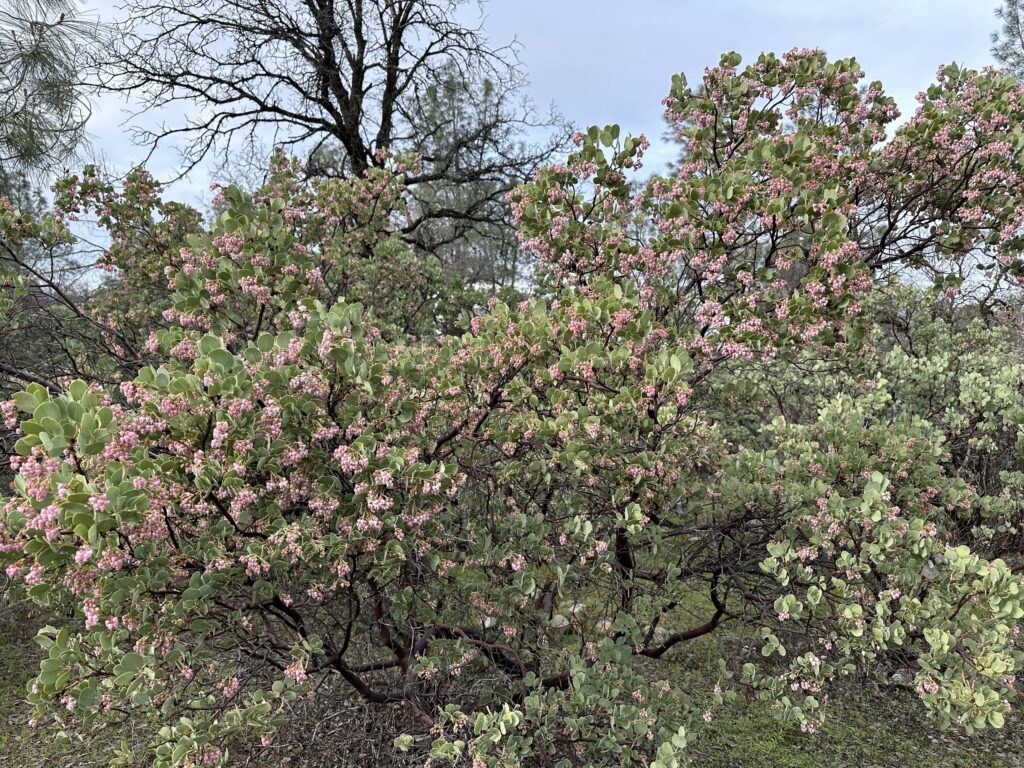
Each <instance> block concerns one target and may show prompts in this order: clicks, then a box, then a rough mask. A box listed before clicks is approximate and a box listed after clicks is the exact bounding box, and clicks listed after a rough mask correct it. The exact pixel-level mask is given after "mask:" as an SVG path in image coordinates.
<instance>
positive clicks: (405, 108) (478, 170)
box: [103, 0, 568, 252]
mask: <svg viewBox="0 0 1024 768" xmlns="http://www.w3.org/2000/svg"><path fill="white" fill-rule="evenodd" d="M474 9H475V10H477V11H479V13H478V14H477V15H478V18H482V6H480V5H479V4H477V3H474V2H467V0H156V1H155V2H151V1H150V0H126V3H125V10H126V12H127V20H126V21H125V22H124V23H123V24H122V25H121V26H120V27H119V28H118V30H117V32H118V34H117V35H116V38H117V43H116V44H115V45H114V46H113V48H112V50H111V51H107V52H104V56H105V57H106V61H105V62H104V63H103V64H104V66H103V71H104V73H105V78H104V86H105V87H106V88H108V89H112V90H115V91H120V92H125V93H130V94H131V95H132V96H133V98H135V99H138V100H140V102H141V104H142V110H143V111H145V112H147V113H149V112H151V111H152V110H154V109H158V108H165V107H180V106H187V107H190V108H193V109H195V110H196V111H195V112H194V113H193V114H191V115H190V116H189V117H188V118H186V119H184V120H182V121H181V122H180V123H178V124H170V125H161V126H160V127H159V128H156V129H152V128H146V127H143V126H137V127H136V129H135V130H136V132H137V138H139V139H140V140H142V141H143V142H144V143H147V144H149V145H150V146H151V147H152V148H156V147H158V146H160V145H161V144H163V143H167V142H174V143H178V145H179V147H180V148H181V149H182V152H183V155H184V157H183V161H184V163H183V171H182V172H183V173H187V172H188V171H189V170H191V169H192V168H194V167H195V165H196V164H197V163H199V162H201V161H203V160H204V159H205V158H209V157H211V156H214V157H215V156H219V155H222V153H227V152H232V151H234V152H237V151H238V150H240V149H247V150H249V151H259V147H261V146H262V145H263V144H264V143H265V142H266V141H267V140H268V138H269V140H270V141H271V142H272V143H274V144H278V145H283V146H285V147H290V148H292V150H293V151H295V152H296V153H297V154H300V155H301V156H305V157H308V159H309V162H308V171H309V173H310V174H311V175H341V176H347V175H350V174H360V173H362V172H364V171H366V170H367V169H368V168H371V167H373V166H375V165H381V164H382V163H383V162H384V157H383V155H384V153H385V152H407V151H413V152H417V153H419V155H420V157H421V159H422V164H421V165H419V166H417V167H416V168H412V169H410V170H409V171H408V172H407V174H406V175H407V179H406V181H407V183H408V185H409V187H410V189H411V190H412V192H413V194H414V196H415V195H416V194H417V191H418V190H423V192H422V194H421V195H420V197H419V201H420V204H419V205H417V206H416V216H415V217H414V220H413V221H412V222H411V223H410V224H409V225H408V227H407V231H406V234H407V235H408V237H409V239H410V241H411V242H414V243H415V244H417V245H419V246H421V247H423V248H426V249H429V250H432V251H434V252H436V251H437V250H439V249H442V247H443V246H446V245H448V244H450V243H451V242H454V241H456V240H464V239H465V238H467V237H469V236H470V234H471V233H476V234H479V233H481V232H490V231H491V229H492V228H493V227H498V228H499V229H505V228H506V225H507V220H508V209H507V206H506V205H505V204H504V194H505V192H506V191H508V190H509V189H510V188H511V187H513V186H514V185H515V184H517V183H519V182H520V181H521V180H523V179H524V178H526V177H528V176H529V175H530V174H531V173H532V172H533V170H534V169H535V168H537V167H538V166H540V165H543V164H545V163H546V162H548V161H549V160H550V158H551V157H552V156H553V154H554V153H555V152H557V151H560V150H561V149H563V147H564V144H565V140H566V139H567V138H568V127H567V126H566V125H565V124H564V122H563V121H562V120H561V118H560V117H559V116H558V115H557V114H556V113H554V112H553V111H551V112H548V113H540V112H538V111H537V110H536V109H535V108H534V106H533V105H532V104H531V103H530V101H529V100H528V99H527V98H526V97H525V96H524V92H525V88H524V86H525V84H526V82H525V77H524V75H523V73H522V70H521V68H520V66H519V61H518V58H517V50H516V46H515V44H512V45H508V46H504V47H495V46H492V45H490V44H489V43H488V41H487V39H486V36H485V35H484V34H483V31H482V27H481V25H480V23H477V24H475V25H474V24H473V23H469V22H466V21H464V19H466V18H468V17H470V16H472V15H473V13H472V12H473V11H474ZM439 86H442V87H443V88H445V89H448V90H449V91H450V90H451V89H456V90H458V91H459V94H458V97H457V99H456V101H457V102H458V108H457V109H453V111H452V112H450V113H445V112H443V111H439V110H438V109H437V107H438V103H437V99H438V97H437V90H436V89H437V88H438V87H439ZM439 221H441V222H444V223H443V224H442V225H440V226H439V225H438V224H437V222H439ZM428 223H429V224H430V226H427V225H428ZM439 232H443V233H444V234H443V235H439V234H438V233H439ZM438 238H440V240H439V239H438Z"/></svg>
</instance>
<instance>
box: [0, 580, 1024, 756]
mask: <svg viewBox="0 0 1024 768" xmlns="http://www.w3.org/2000/svg"><path fill="white" fill-rule="evenodd" d="M44 623H45V621H44V620H43V618H42V617H41V616H39V615H34V614H32V613H31V612H29V611H28V609H26V608H25V606H23V605H14V606H12V605H10V603H8V602H7V600H6V599H4V598H0V766H2V767H3V768H92V767H93V766H102V765H104V764H105V762H104V760H103V755H102V752H101V750H100V749H98V748H90V746H89V744H88V743H87V742H82V743H68V742H62V741H59V740H57V739H55V738H53V736H52V734H50V733H48V732H47V731H46V730H44V729H39V728H31V727H29V725H28V716H29V715H28V707H27V705H26V704H25V703H24V693H25V686H26V683H27V681H28V680H29V679H30V678H31V677H32V676H33V674H34V672H35V669H36V664H37V663H38V659H39V651H38V647H37V646H36V644H35V641H34V640H33V635H34V634H35V632H36V630H37V629H38V628H39V627H40V626H42V625H43V624H44ZM716 656H717V646H716V645H715V644H714V643H713V642H711V641H704V640H701V641H697V642H695V643H691V644H690V645H689V646H688V647H687V649H686V651H685V653H682V654H679V657H678V659H677V660H676V661H675V662H673V663H674V664H675V670H674V676H675V678H676V680H677V681H678V684H679V685H682V686H687V687H689V689H690V690H700V689H701V688H700V687H703V688H707V687H708V686H711V685H713V684H714V678H713V672H712V671H713V670H714V668H715V658H716ZM353 704H354V702H351V701H347V702H343V701H337V702H334V703H333V704H332V703H331V702H328V703H327V705H326V706H325V707H324V708H323V709H322V710H320V711H319V712H317V713H316V714H315V716H314V717H313V721H315V723H316V725H315V726H313V727H312V730H313V732H315V731H316V730H319V731H320V736H321V738H319V739H318V738H315V737H310V733H309V732H308V731H306V732H305V734H302V733H294V734H282V735H283V736H285V737H286V738H285V739H283V741H284V743H285V744H291V745H296V751H295V752H293V753H292V754H286V753H285V750H281V751H275V753H274V755H273V758H272V761H268V760H266V759H264V760H260V761H259V765H261V766H263V765H266V766H268V768H269V766H273V767H274V768H276V767H277V766H290V767H295V768H298V767H299V766H304V767H306V768H314V767H315V768H356V766H358V767H359V768H390V767H389V766H388V765H387V764H381V763H380V762H379V761H380V757H381V755H382V754H384V753H385V750H386V749H387V747H386V746H385V745H383V744H382V745H380V748H381V749H380V751H377V750H374V751H375V752H376V754H374V755H369V754H363V755H361V756H358V755H353V754H352V752H351V751H350V750H347V749H345V748H344V745H343V743H344V736H343V734H344V732H345V731H346V726H347V725H348V727H351V720H352V718H353V717H359V714H358V713H357V712H356V708H353ZM303 727H304V728H309V727H310V726H309V725H304V726H303ZM303 735H305V738H303ZM288 736H291V738H287V737H288ZM339 736H340V737H341V738H339ZM106 738H109V735H107V736H106ZM339 742H340V745H339ZM300 744H301V745H303V746H302V748H301V750H299V749H298V746H297V745H300ZM98 746H100V745H97V747H98ZM282 746H284V744H282ZM339 746H340V747H341V748H339ZM691 756H692V764H693V765H694V766H695V767H696V768H819V767H821V768H905V767H907V766H912V767H913V768H933V767H934V768H1024V718H1021V717H1020V716H1019V715H1017V716H1014V717H1011V718H1009V719H1008V720H1007V722H1006V726H1005V727H1004V728H1003V729H1002V730H1000V731H986V732H984V733H981V734H976V735H974V736H967V735H966V734H964V733H963V732H962V731H955V730H950V731H946V732H939V731H937V730H936V729H935V728H934V727H933V725H932V724H931V723H930V721H928V720H927V719H926V717H925V716H924V714H923V711H922V708H921V706H920V704H919V702H918V701H917V699H916V697H915V696H914V694H913V693H912V692H910V691H908V690H904V689H900V688H881V689H879V688H876V687H875V686H874V684H872V683H870V682H865V681H850V682H846V683H844V684H843V688H841V689H835V690H834V691H833V696H832V702H831V704H830V705H829V710H828V717H827V719H826V721H825V724H824V725H823V726H822V727H821V728H820V729H819V730H818V732H817V733H814V734H804V733H801V732H800V731H799V730H798V729H796V728H795V727H793V726H790V725H784V724H781V723H780V722H779V721H778V720H776V719H775V718H774V716H773V715H772V713H771V711H770V710H769V709H768V707H767V706H765V705H763V704H761V703H759V702H755V703H753V704H748V703H746V702H745V701H743V700H741V699H738V700H735V701H732V702H727V703H726V704H725V705H723V706H721V707H719V708H717V709H716V710H715V714H714V718H713V720H712V722H711V723H710V724H709V725H707V726H704V727H701V728H699V729H697V731H696V733H695V737H694V741H693V744H692V747H691ZM250 765H252V763H250Z"/></svg>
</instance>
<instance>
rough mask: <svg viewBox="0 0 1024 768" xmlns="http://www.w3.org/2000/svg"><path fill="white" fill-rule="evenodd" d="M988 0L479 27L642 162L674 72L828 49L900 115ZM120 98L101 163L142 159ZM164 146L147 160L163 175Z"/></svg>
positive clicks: (822, 2)
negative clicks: (853, 63) (623, 140)
mask: <svg viewBox="0 0 1024 768" xmlns="http://www.w3.org/2000/svg"><path fill="white" fill-rule="evenodd" d="M86 4H87V5H90V6H91V8H92V9H93V10H94V11H95V12H96V14H97V15H98V16H99V18H100V19H101V20H109V19H111V18H113V17H114V16H115V15H116V0H91V4H90V2H89V0H86ZM997 5H999V3H998V2H997V0H718V2H708V1H706V0H615V1H613V0H490V2H488V3H487V4H486V6H485V12H486V18H485V21H484V28H485V31H486V32H487V34H488V36H489V37H490V40H491V42H492V43H494V44H501V43H507V42H509V41H510V40H512V39H513V38H515V39H516V40H518V42H519V43H520V44H521V46H522V51H521V60H522V62H523V64H524V65H525V67H526V69H527V71H528V74H529V77H530V81H531V94H532V96H533V98H534V100H535V101H536V102H537V103H538V104H539V105H541V106H546V105H548V104H552V103H553V104H554V105H555V106H556V107H557V108H558V109H559V110H560V111H561V112H562V114H564V115H565V116H566V117H567V118H569V119H570V120H572V121H574V122H575V123H577V124H578V125H580V126H584V127H585V126H587V125H590V124H594V123H597V124H602V125H603V124H605V123H619V124H620V125H621V126H622V128H623V130H624V132H631V133H641V132H645V133H647V134H648V136H649V137H650V138H651V140H652V144H653V146H652V148H651V152H649V153H648V159H649V162H648V167H651V165H652V164H653V165H654V166H655V167H657V166H658V165H659V163H660V161H662V160H664V159H666V157H667V155H666V153H664V152H663V153H662V154H660V155H659V154H658V152H657V149H658V145H659V141H658V138H659V137H660V136H661V132H662V129H663V123H662V120H661V109H662V107H661V99H662V98H663V97H664V96H665V95H666V93H667V92H668V86H669V81H670V78H671V76H672V74H673V73H675V72H683V73H685V74H686V76H687V78H688V79H689V80H690V82H691V83H693V82H697V81H699V79H700V76H701V73H702V72H703V69H704V67H706V66H709V65H713V64H716V63H717V61H718V57H719V55H720V54H721V53H723V52H725V51H730V50H735V51H738V52H739V53H741V54H742V55H743V57H744V60H745V61H748V60H751V59H752V58H754V57H756V56H757V54H758V53H760V52H761V51H768V50H772V51H776V52H782V51H786V50H789V49H790V48H793V47H820V48H823V49H824V50H825V51H827V52H828V54H829V55H830V56H831V57H833V58H840V57H845V56H856V57H857V59H858V61H859V62H860V63H861V66H862V68H863V69H864V71H865V74H866V77H867V79H868V80H875V79H877V80H881V81H882V82H883V84H884V85H885V87H886V90H887V91H888V92H889V93H890V94H892V95H893V96H894V97H895V98H896V99H897V101H898V102H899V104H900V107H901V109H902V110H903V112H904V114H908V113H909V112H911V111H912V110H913V108H914V106H915V102H914V96H915V94H917V93H918V92H919V91H921V90H923V89H924V88H925V87H926V86H927V85H928V84H929V83H930V82H931V81H932V78H933V75H934V73H935V70H936V68H937V67H938V66H939V64H943V63H948V62H951V61H955V62H957V63H960V64H967V65H968V66H971V67H979V66H984V65H986V64H991V63H992V58H991V54H990V53H989V35H990V34H991V32H992V30H993V29H994V28H995V27H996V19H995V18H994V15H993V14H994V10H995V8H996V7H997ZM122 108H123V104H122V103H120V102H118V101H117V100H114V99H110V98H106V99H104V100H102V101H101V102H100V104H99V105H98V107H97V109H96V110H95V112H94V118H93V121H92V123H91V125H90V128H91V132H92V144H93V146H94V148H95V149H97V150H102V153H103V155H104V156H105V158H106V159H107V160H108V161H112V162H113V163H115V164H116V165H117V166H120V167H121V168H127V167H130V166H131V165H132V164H134V163H136V162H139V161H140V160H141V159H142V158H143V157H144V154H145V153H144V150H143V149H142V148H138V147H133V146H131V143H130V141H129V140H128V139H127V136H126V134H125V132H124V129H123V127H122V126H121V123H122V121H123V119H124V116H123V114H122ZM176 165H177V158H176V156H175V154H174V152H173V151H172V150H166V151H162V152H161V153H159V154H158V155H157V156H155V157H154V158H153V159H152V161H151V163H150V166H151V168H152V169H153V171H154V173H155V174H156V175H157V177H158V178H166V177H167V176H169V175H172V174H173V171H174V170H175V168H176ZM209 180H210V179H209V177H208V176H207V175H206V174H203V173H196V174H193V177H192V178H191V179H189V180H188V181H187V182H185V183H179V184H176V185H174V187H173V188H172V190H171V194H172V196H175V197H177V198H178V199H182V200H184V201H187V202H192V203H198V202H200V201H201V200H202V199H204V198H205V196H206V194H207V193H206V192H205V190H206V187H207V184H208V182H209Z"/></svg>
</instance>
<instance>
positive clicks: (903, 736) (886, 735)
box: [673, 638, 1024, 768]
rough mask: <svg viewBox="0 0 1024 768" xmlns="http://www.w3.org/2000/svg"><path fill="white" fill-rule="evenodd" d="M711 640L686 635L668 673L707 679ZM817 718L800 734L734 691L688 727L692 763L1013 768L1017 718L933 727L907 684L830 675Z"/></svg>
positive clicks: (699, 682)
mask: <svg viewBox="0 0 1024 768" xmlns="http://www.w3.org/2000/svg"><path fill="white" fill-rule="evenodd" d="M718 647H719V646H718V644H717V642H716V641H714V640H712V639H710V638H702V639H701V640H698V641H694V642H693V643H691V644H690V645H689V647H687V648H685V649H683V650H682V651H680V652H678V653H677V655H676V656H675V658H674V664H673V666H674V671H673V678H674V681H675V682H676V684H677V685H681V686H686V687H687V688H688V689H689V690H693V691H695V692H696V691H699V690H701V689H707V688H708V687H711V686H713V685H714V683H715V673H716V669H717V667H716V663H717V659H718V658H719V653H718ZM826 711H827V715H826V719H825V722H824V724H823V725H822V726H821V727H820V728H819V729H818V730H817V731H816V732H815V733H803V732H801V731H800V729H799V728H798V727H796V726H795V725H792V724H788V723H783V722H781V721H780V720H779V719H778V718H777V717H776V716H775V715H774V713H773V712H772V710H771V708H770V707H769V706H768V705H767V704H766V703H763V702H759V701H753V702H748V701H746V700H745V699H744V698H743V697H740V696H737V697H736V698H734V699H732V700H728V701H726V703H725V704H723V705H721V706H719V707H716V708H715V709H714V710H713V713H712V719H711V722H710V723H708V724H704V723H700V724H699V726H695V727H694V729H693V735H694V738H693V742H692V744H691V755H692V758H693V765H694V766H695V768H1018V767H1024V718H1021V716H1020V715H1019V714H1014V715H1012V716H1011V717H1009V718H1007V721H1006V724H1005V725H1004V727H1003V728H1002V729H1000V730H986V731H983V732H981V733H975V734H974V735H971V736H968V735H967V734H966V733H965V732H964V731H962V730H958V729H953V728H951V729H948V730H945V731H940V730H939V729H938V728H937V726H936V724H935V723H934V722H933V721H931V720H929V719H928V716H927V713H926V711H925V709H924V707H923V705H922V704H921V702H920V700H919V699H918V698H917V696H916V695H915V693H914V692H913V691H912V690H909V689H906V688H902V687H897V686H879V685H878V684H876V683H875V682H873V681H871V680H867V679H863V678H857V679H843V680H840V681H837V682H836V683H835V684H834V685H833V688H832V690H831V695H830V700H829V702H828V705H827V710H826Z"/></svg>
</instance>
